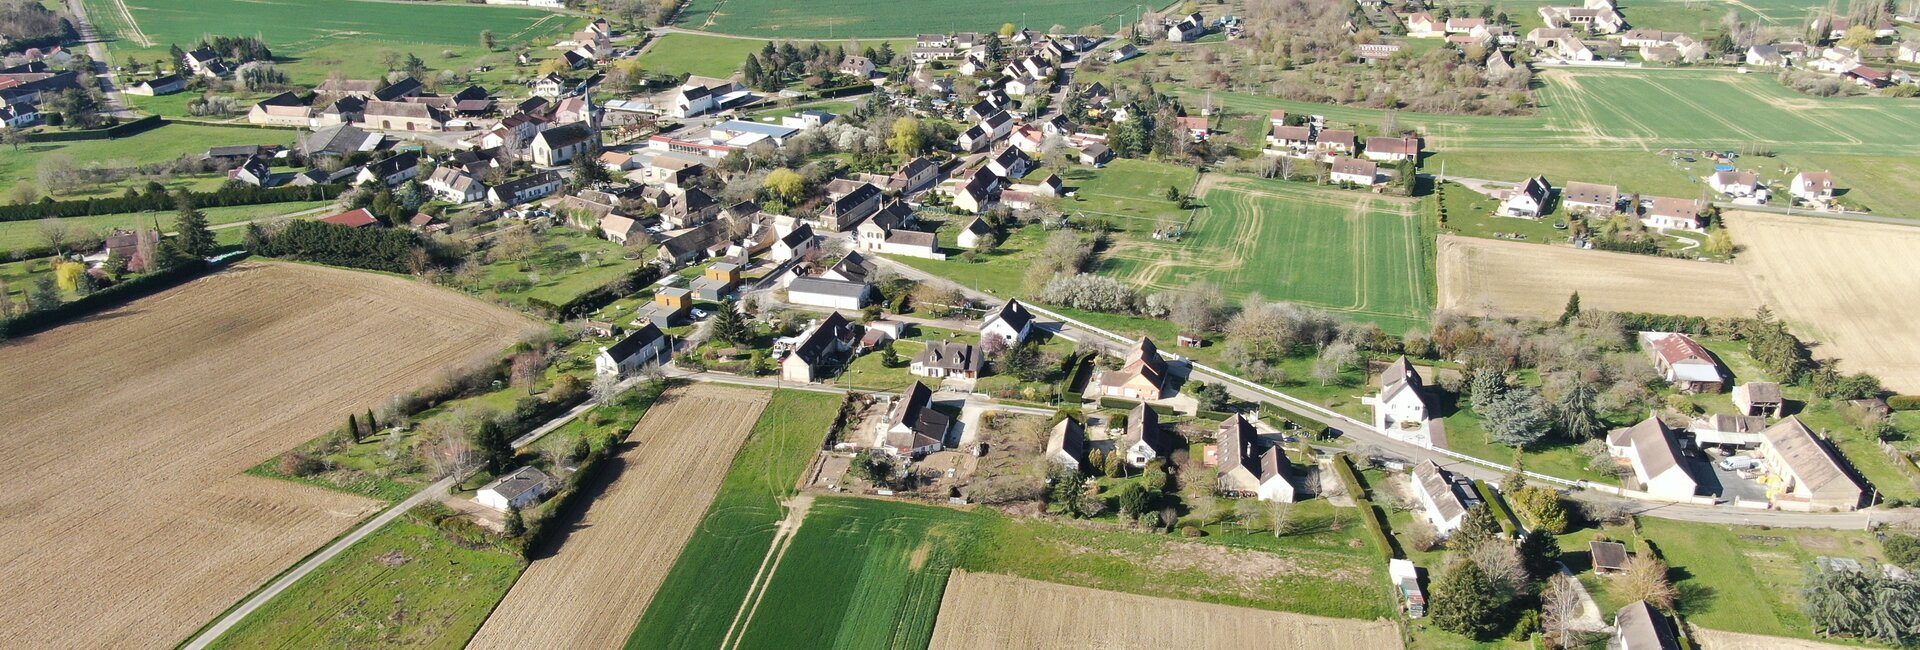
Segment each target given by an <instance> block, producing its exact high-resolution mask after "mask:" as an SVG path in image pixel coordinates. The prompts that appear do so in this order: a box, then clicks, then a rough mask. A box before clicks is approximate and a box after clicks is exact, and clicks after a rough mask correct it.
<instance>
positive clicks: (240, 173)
mask: <svg viewBox="0 0 1920 650" xmlns="http://www.w3.org/2000/svg"><path fill="white" fill-rule="evenodd" d="M228 173H229V174H231V175H232V176H231V178H232V179H233V180H236V181H239V182H242V183H246V184H248V185H252V186H254V187H272V186H273V170H272V169H271V168H269V167H267V162H266V161H264V160H261V159H259V158H248V159H247V162H245V163H242V164H241V165H240V167H239V168H237V169H234V170H233V171H231V172H228Z"/></svg>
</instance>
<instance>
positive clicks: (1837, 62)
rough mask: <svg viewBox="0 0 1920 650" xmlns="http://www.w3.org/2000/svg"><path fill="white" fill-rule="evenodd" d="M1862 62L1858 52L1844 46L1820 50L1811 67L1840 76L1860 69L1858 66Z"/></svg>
mask: <svg viewBox="0 0 1920 650" xmlns="http://www.w3.org/2000/svg"><path fill="white" fill-rule="evenodd" d="M1863 62H1864V61H1863V60H1862V58H1861V56H1860V51H1859V50H1855V49H1853V48H1851V47H1847V46H1844V45H1835V46H1833V47H1829V48H1827V49H1824V50H1821V51H1820V56H1819V57H1818V58H1815V59H1814V60H1813V62H1812V65H1813V67H1814V68H1815V69H1818V70H1821V71H1824V72H1832V73H1835V74H1840V73H1844V72H1846V71H1848V70H1852V69H1854V68H1858V67H1860V64H1861V63H1863Z"/></svg>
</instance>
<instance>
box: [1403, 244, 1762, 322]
mask: <svg viewBox="0 0 1920 650" xmlns="http://www.w3.org/2000/svg"><path fill="white" fill-rule="evenodd" d="M1439 270H1440V308H1441V309H1452V310H1457V311H1462V312H1466V313H1469V314H1479V315H1485V314H1496V315H1513V316H1533V317H1536V318H1552V317H1554V316H1559V315H1560V311H1561V310H1562V309H1564V308H1565V307H1566V306H1567V296H1568V295H1569V294H1572V293H1573V292H1575V291H1578V292H1580V306H1581V307H1583V308H1585V309H1591V310H1606V311H1640V312H1653V313H1660V314H1686V315H1689V316H1747V315H1751V314H1752V313H1753V310H1754V308H1755V307H1758V306H1759V305H1760V299H1759V298H1758V297H1756V296H1754V295H1753V291H1752V290H1750V289H1748V288H1747V279H1746V273H1745V272H1744V271H1742V270H1741V269H1739V268H1738V265H1735V264H1714V263H1709V262H1695V261H1691V260H1679V259H1671V258H1665V257H1654V256H1651V255H1634V254H1631V253H1610V252H1606V251H1587V250H1580V249H1577V248H1573V247H1571V246H1544V245H1541V244H1529V243H1525V242H1512V241H1499V240H1494V239H1479V238H1474V237H1456V236H1453V235H1441V236H1440V269H1439Z"/></svg>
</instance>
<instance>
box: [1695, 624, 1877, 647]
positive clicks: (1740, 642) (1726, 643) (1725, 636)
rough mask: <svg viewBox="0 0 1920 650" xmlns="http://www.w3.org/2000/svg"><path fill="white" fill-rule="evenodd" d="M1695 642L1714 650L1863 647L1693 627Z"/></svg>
mask: <svg viewBox="0 0 1920 650" xmlns="http://www.w3.org/2000/svg"><path fill="white" fill-rule="evenodd" d="M1693 639H1694V642H1695V643H1697V644H1699V646H1700V647H1702V648H1711V649H1712V650H1840V649H1841V648H1860V647H1861V646H1854V645H1840V644H1838V643H1821V642H1818V641H1807V640H1804V639H1788V638H1783V637H1777V636H1760V635H1758V634H1741V633H1739V632H1722V631H1720V630H1709V629H1706V628H1703V627H1700V626H1697V625H1696V626H1693Z"/></svg>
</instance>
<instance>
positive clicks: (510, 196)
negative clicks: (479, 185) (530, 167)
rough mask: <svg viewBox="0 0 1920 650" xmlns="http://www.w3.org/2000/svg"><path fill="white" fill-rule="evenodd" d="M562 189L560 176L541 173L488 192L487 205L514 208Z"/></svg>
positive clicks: (509, 182)
mask: <svg viewBox="0 0 1920 650" xmlns="http://www.w3.org/2000/svg"><path fill="white" fill-rule="evenodd" d="M559 189H560V175H559V174H556V173H553V172H540V173H538V174H533V175H530V176H522V177H520V178H516V179H513V180H510V181H507V182H505V183H501V184H499V185H495V186H493V187H492V188H489V189H488V190H487V203H488V204H489V205H494V206H514V205H519V204H522V203H526V202H528V201H532V200H536V199H539V198H542V197H545V196H547V195H549V194H552V193H554V192H556V191H559Z"/></svg>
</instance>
